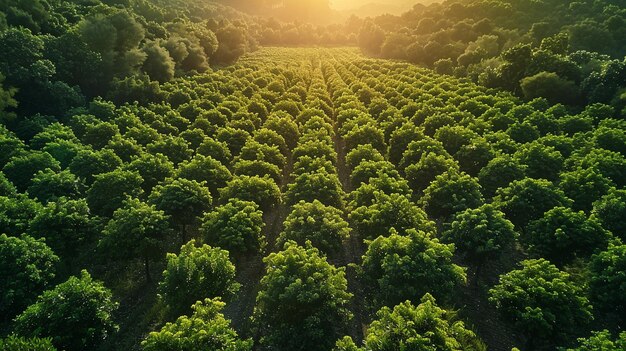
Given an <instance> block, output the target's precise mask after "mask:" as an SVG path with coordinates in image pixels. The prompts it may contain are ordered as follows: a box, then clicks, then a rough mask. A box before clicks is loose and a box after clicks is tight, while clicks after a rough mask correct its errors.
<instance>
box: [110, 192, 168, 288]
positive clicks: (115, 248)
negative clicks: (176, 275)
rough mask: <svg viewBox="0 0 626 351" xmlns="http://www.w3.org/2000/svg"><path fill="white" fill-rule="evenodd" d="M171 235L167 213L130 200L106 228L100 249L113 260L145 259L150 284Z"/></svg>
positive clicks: (118, 210)
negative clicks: (153, 266)
mask: <svg viewBox="0 0 626 351" xmlns="http://www.w3.org/2000/svg"><path fill="white" fill-rule="evenodd" d="M170 232H171V228H170V223H169V217H168V216H167V215H166V214H165V213H164V212H163V211H159V210H157V209H156V207H155V206H154V205H148V204H146V203H144V202H141V201H139V200H137V199H127V200H126V201H124V205H123V206H122V207H121V208H118V209H117V210H115V212H114V213H113V218H111V220H110V221H109V223H107V225H106V227H105V228H104V231H103V237H102V239H101V240H100V246H101V247H102V248H103V249H104V250H105V251H106V252H107V253H108V254H110V256H111V257H119V258H122V259H134V258H141V259H142V260H143V262H144V267H145V270H146V280H147V281H148V282H150V281H151V276H150V261H159V260H161V259H162V258H163V257H164V256H165V249H166V242H167V241H168V240H167V239H168V234H169V233H170Z"/></svg>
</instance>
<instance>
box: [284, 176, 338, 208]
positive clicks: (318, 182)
mask: <svg viewBox="0 0 626 351" xmlns="http://www.w3.org/2000/svg"><path fill="white" fill-rule="evenodd" d="M316 199H317V200H319V201H320V202H321V203H323V204H324V205H327V206H333V207H337V208H343V190H342V188H341V183H340V182H339V178H338V177H337V175H336V174H334V173H328V172H326V170H325V169H319V170H318V171H317V172H315V173H303V174H300V175H298V176H297V177H296V178H295V179H294V180H293V181H292V182H291V183H290V184H289V185H288V186H287V191H286V192H285V202H286V203H287V204H288V205H290V206H293V205H295V204H296V203H298V202H299V201H307V202H312V201H313V200H316Z"/></svg>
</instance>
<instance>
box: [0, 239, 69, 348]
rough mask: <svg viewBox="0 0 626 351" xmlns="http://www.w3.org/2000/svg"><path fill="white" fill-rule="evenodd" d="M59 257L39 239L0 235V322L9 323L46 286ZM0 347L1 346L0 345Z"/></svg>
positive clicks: (53, 274) (53, 272)
mask: <svg viewBox="0 0 626 351" xmlns="http://www.w3.org/2000/svg"><path fill="white" fill-rule="evenodd" d="M58 261H59V258H58V257H57V256H56V255H55V254H54V252H53V251H52V250H51V249H50V248H49V247H48V246H47V245H46V243H45V241H44V240H43V239H39V240H36V239H34V238H32V237H30V236H28V235H22V236H21V237H19V238H18V237H10V236H7V235H6V234H2V235H0V265H1V266H2V267H4V268H3V270H2V273H0V286H2V287H3V288H2V293H1V294H0V314H2V318H0V323H2V324H4V323H6V322H8V321H10V320H11V319H12V318H13V317H15V316H16V315H17V314H18V313H20V312H22V311H23V310H24V309H25V308H26V307H27V306H28V305H30V304H31V303H33V302H34V301H35V299H36V298H37V296H38V295H39V294H40V293H41V292H43V291H44V290H45V289H46V288H48V287H49V286H50V283H51V282H52V280H53V279H54V277H55V271H56V267H55V266H56V263H57V262H58ZM0 344H1V343H0Z"/></svg>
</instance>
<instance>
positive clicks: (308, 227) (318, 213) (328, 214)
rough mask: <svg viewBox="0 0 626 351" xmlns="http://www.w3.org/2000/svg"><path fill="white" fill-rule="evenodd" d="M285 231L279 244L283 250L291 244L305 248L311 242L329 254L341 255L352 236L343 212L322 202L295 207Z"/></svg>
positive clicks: (301, 203)
mask: <svg viewBox="0 0 626 351" xmlns="http://www.w3.org/2000/svg"><path fill="white" fill-rule="evenodd" d="M283 227H284V229H283V231H282V232H281V233H280V234H279V236H278V239H277V240H276V244H277V245H278V246H283V245H284V244H285V243H286V242H288V241H290V240H293V241H295V242H296V243H298V244H299V245H305V244H306V242H307V240H308V241H310V242H311V244H312V245H313V246H314V247H316V248H318V249H319V250H320V251H322V252H324V253H327V254H332V253H337V252H338V251H339V250H340V249H341V247H342V246H341V245H342V243H343V241H344V240H346V239H347V238H348V236H349V235H350V228H349V226H348V223H347V222H346V221H345V220H344V219H343V212H342V211H341V210H339V209H337V208H334V207H332V206H325V205H324V204H322V203H321V202H319V201H318V200H314V201H313V202H304V201H300V202H298V203H297V204H295V205H293V207H292V210H291V213H289V215H288V216H287V218H286V219H285V222H284V223H283Z"/></svg>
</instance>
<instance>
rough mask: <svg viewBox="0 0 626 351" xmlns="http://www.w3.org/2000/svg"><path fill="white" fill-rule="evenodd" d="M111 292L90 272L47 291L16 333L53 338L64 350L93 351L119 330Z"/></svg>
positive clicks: (19, 319)
mask: <svg viewBox="0 0 626 351" xmlns="http://www.w3.org/2000/svg"><path fill="white" fill-rule="evenodd" d="M117 307H118V304H117V302H114V301H113V297H112V294H111V291H110V290H109V289H107V288H106V287H105V286H104V285H103V284H102V283H100V282H98V281H94V280H93V279H92V278H91V275H89V273H87V271H82V272H81V274H80V276H79V277H70V278H69V279H68V280H67V281H66V282H64V283H61V284H59V285H57V286H56V287H54V289H52V290H47V291H45V292H44V293H43V294H42V295H40V296H39V297H38V298H37V301H36V302H35V303H34V304H32V305H30V306H29V307H28V308H27V309H26V311H24V312H23V313H22V314H20V315H19V316H18V317H17V318H16V320H15V331H16V332H17V333H18V334H19V335H23V336H28V337H50V338H52V342H53V344H54V346H56V347H58V348H59V349H61V350H67V351H80V350H85V349H94V348H96V347H98V346H100V345H101V344H102V343H103V342H104V341H105V340H106V339H108V338H109V337H110V336H111V334H112V333H113V332H115V331H116V330H117V328H118V327H117V325H116V324H115V322H114V321H113V313H114V312H115V310H116V309H117Z"/></svg>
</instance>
